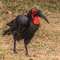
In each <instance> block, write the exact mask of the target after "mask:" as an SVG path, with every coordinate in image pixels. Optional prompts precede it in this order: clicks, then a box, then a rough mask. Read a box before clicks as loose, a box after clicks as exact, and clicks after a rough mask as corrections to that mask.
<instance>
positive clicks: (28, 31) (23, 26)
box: [4, 8, 49, 55]
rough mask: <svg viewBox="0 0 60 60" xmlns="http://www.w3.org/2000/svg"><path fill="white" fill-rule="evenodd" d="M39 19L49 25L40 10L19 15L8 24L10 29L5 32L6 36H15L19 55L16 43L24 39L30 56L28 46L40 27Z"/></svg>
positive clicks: (34, 9) (33, 9) (32, 10)
mask: <svg viewBox="0 0 60 60" xmlns="http://www.w3.org/2000/svg"><path fill="white" fill-rule="evenodd" d="M38 17H42V18H43V19H44V20H45V21H46V22H47V23H49V21H48V20H47V18H46V17H45V16H44V15H43V13H42V12H41V11H40V10H39V9H36V8H32V9H31V10H30V11H29V12H28V14H27V15H18V16H17V17H16V19H14V20H12V21H11V22H9V23H8V24H7V25H8V26H10V28H9V29H7V30H5V31H4V35H6V34H12V35H13V38H14V50H13V51H14V53H17V52H16V41H19V40H21V39H24V44H25V49H26V55H28V49H27V44H28V43H29V42H30V41H31V39H32V38H33V36H34V34H35V32H36V31H37V30H38V28H39V25H40V22H39V18H38Z"/></svg>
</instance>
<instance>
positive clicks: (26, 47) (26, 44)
mask: <svg viewBox="0 0 60 60" xmlns="http://www.w3.org/2000/svg"><path fill="white" fill-rule="evenodd" d="M25 49H26V55H28V49H27V44H25Z"/></svg>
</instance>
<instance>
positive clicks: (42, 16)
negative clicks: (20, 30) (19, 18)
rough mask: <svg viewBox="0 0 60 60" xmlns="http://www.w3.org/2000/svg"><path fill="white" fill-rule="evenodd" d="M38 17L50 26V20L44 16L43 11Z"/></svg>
mask: <svg viewBox="0 0 60 60" xmlns="http://www.w3.org/2000/svg"><path fill="white" fill-rule="evenodd" d="M38 15H39V17H41V18H43V19H44V20H45V21H46V22H47V23H48V24H49V21H48V19H47V18H46V17H45V16H44V15H43V13H42V12H41V11H40V12H39V14H38Z"/></svg>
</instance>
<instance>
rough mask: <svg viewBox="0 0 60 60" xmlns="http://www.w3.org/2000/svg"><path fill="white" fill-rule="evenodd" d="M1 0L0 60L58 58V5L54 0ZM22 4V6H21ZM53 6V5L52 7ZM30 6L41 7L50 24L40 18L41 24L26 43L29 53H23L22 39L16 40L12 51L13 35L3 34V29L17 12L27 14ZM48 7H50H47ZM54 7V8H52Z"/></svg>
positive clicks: (59, 52) (49, 59)
mask: <svg viewBox="0 0 60 60" xmlns="http://www.w3.org/2000/svg"><path fill="white" fill-rule="evenodd" d="M11 1H13V0H8V1H7V0H6V1H4V0H1V1H0V4H1V6H0V60H60V11H59V9H60V7H57V6H59V3H58V4H57V3H56V1H59V0H56V1H55V2H53V1H54V0H53V1H52V0H50V1H47V2H48V3H49V4H51V5H49V4H48V3H47V2H46V1H45V2H44V1H43V0H42V1H40V2H39V0H34V1H33V0H26V1H24V2H23V0H17V1H15V0H14V1H15V2H14V1H13V2H11ZM23 5H24V6H23ZM54 6H55V7H54ZM32 7H37V8H41V10H42V12H43V13H44V14H45V15H46V16H47V18H48V20H49V21H50V24H47V23H46V22H45V21H44V20H43V19H41V18H40V23H41V26H40V28H39V30H38V31H37V32H36V34H35V36H34V38H33V39H32V41H31V42H30V44H29V45H28V49H29V55H30V56H31V57H27V56H26V55H25V49H24V43H23V40H22V41H20V42H17V47H16V49H17V52H19V54H14V53H13V50H11V49H13V37H12V35H11V36H8V35H6V36H3V35H2V33H3V30H5V29H7V28H9V27H8V26H6V23H7V22H9V21H11V20H12V19H14V18H15V17H16V16H17V15H18V14H27V12H28V11H29V9H31V8H32ZM49 7H50V8H49ZM53 7H54V8H53ZM44 9H45V10H44Z"/></svg>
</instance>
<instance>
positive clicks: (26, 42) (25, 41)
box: [24, 39, 31, 56]
mask: <svg viewBox="0 0 60 60" xmlns="http://www.w3.org/2000/svg"><path fill="white" fill-rule="evenodd" d="M30 41H31V40H27V39H25V40H24V44H25V49H26V55H27V56H29V54H28V49H27V44H28V43H29V42H30Z"/></svg>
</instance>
